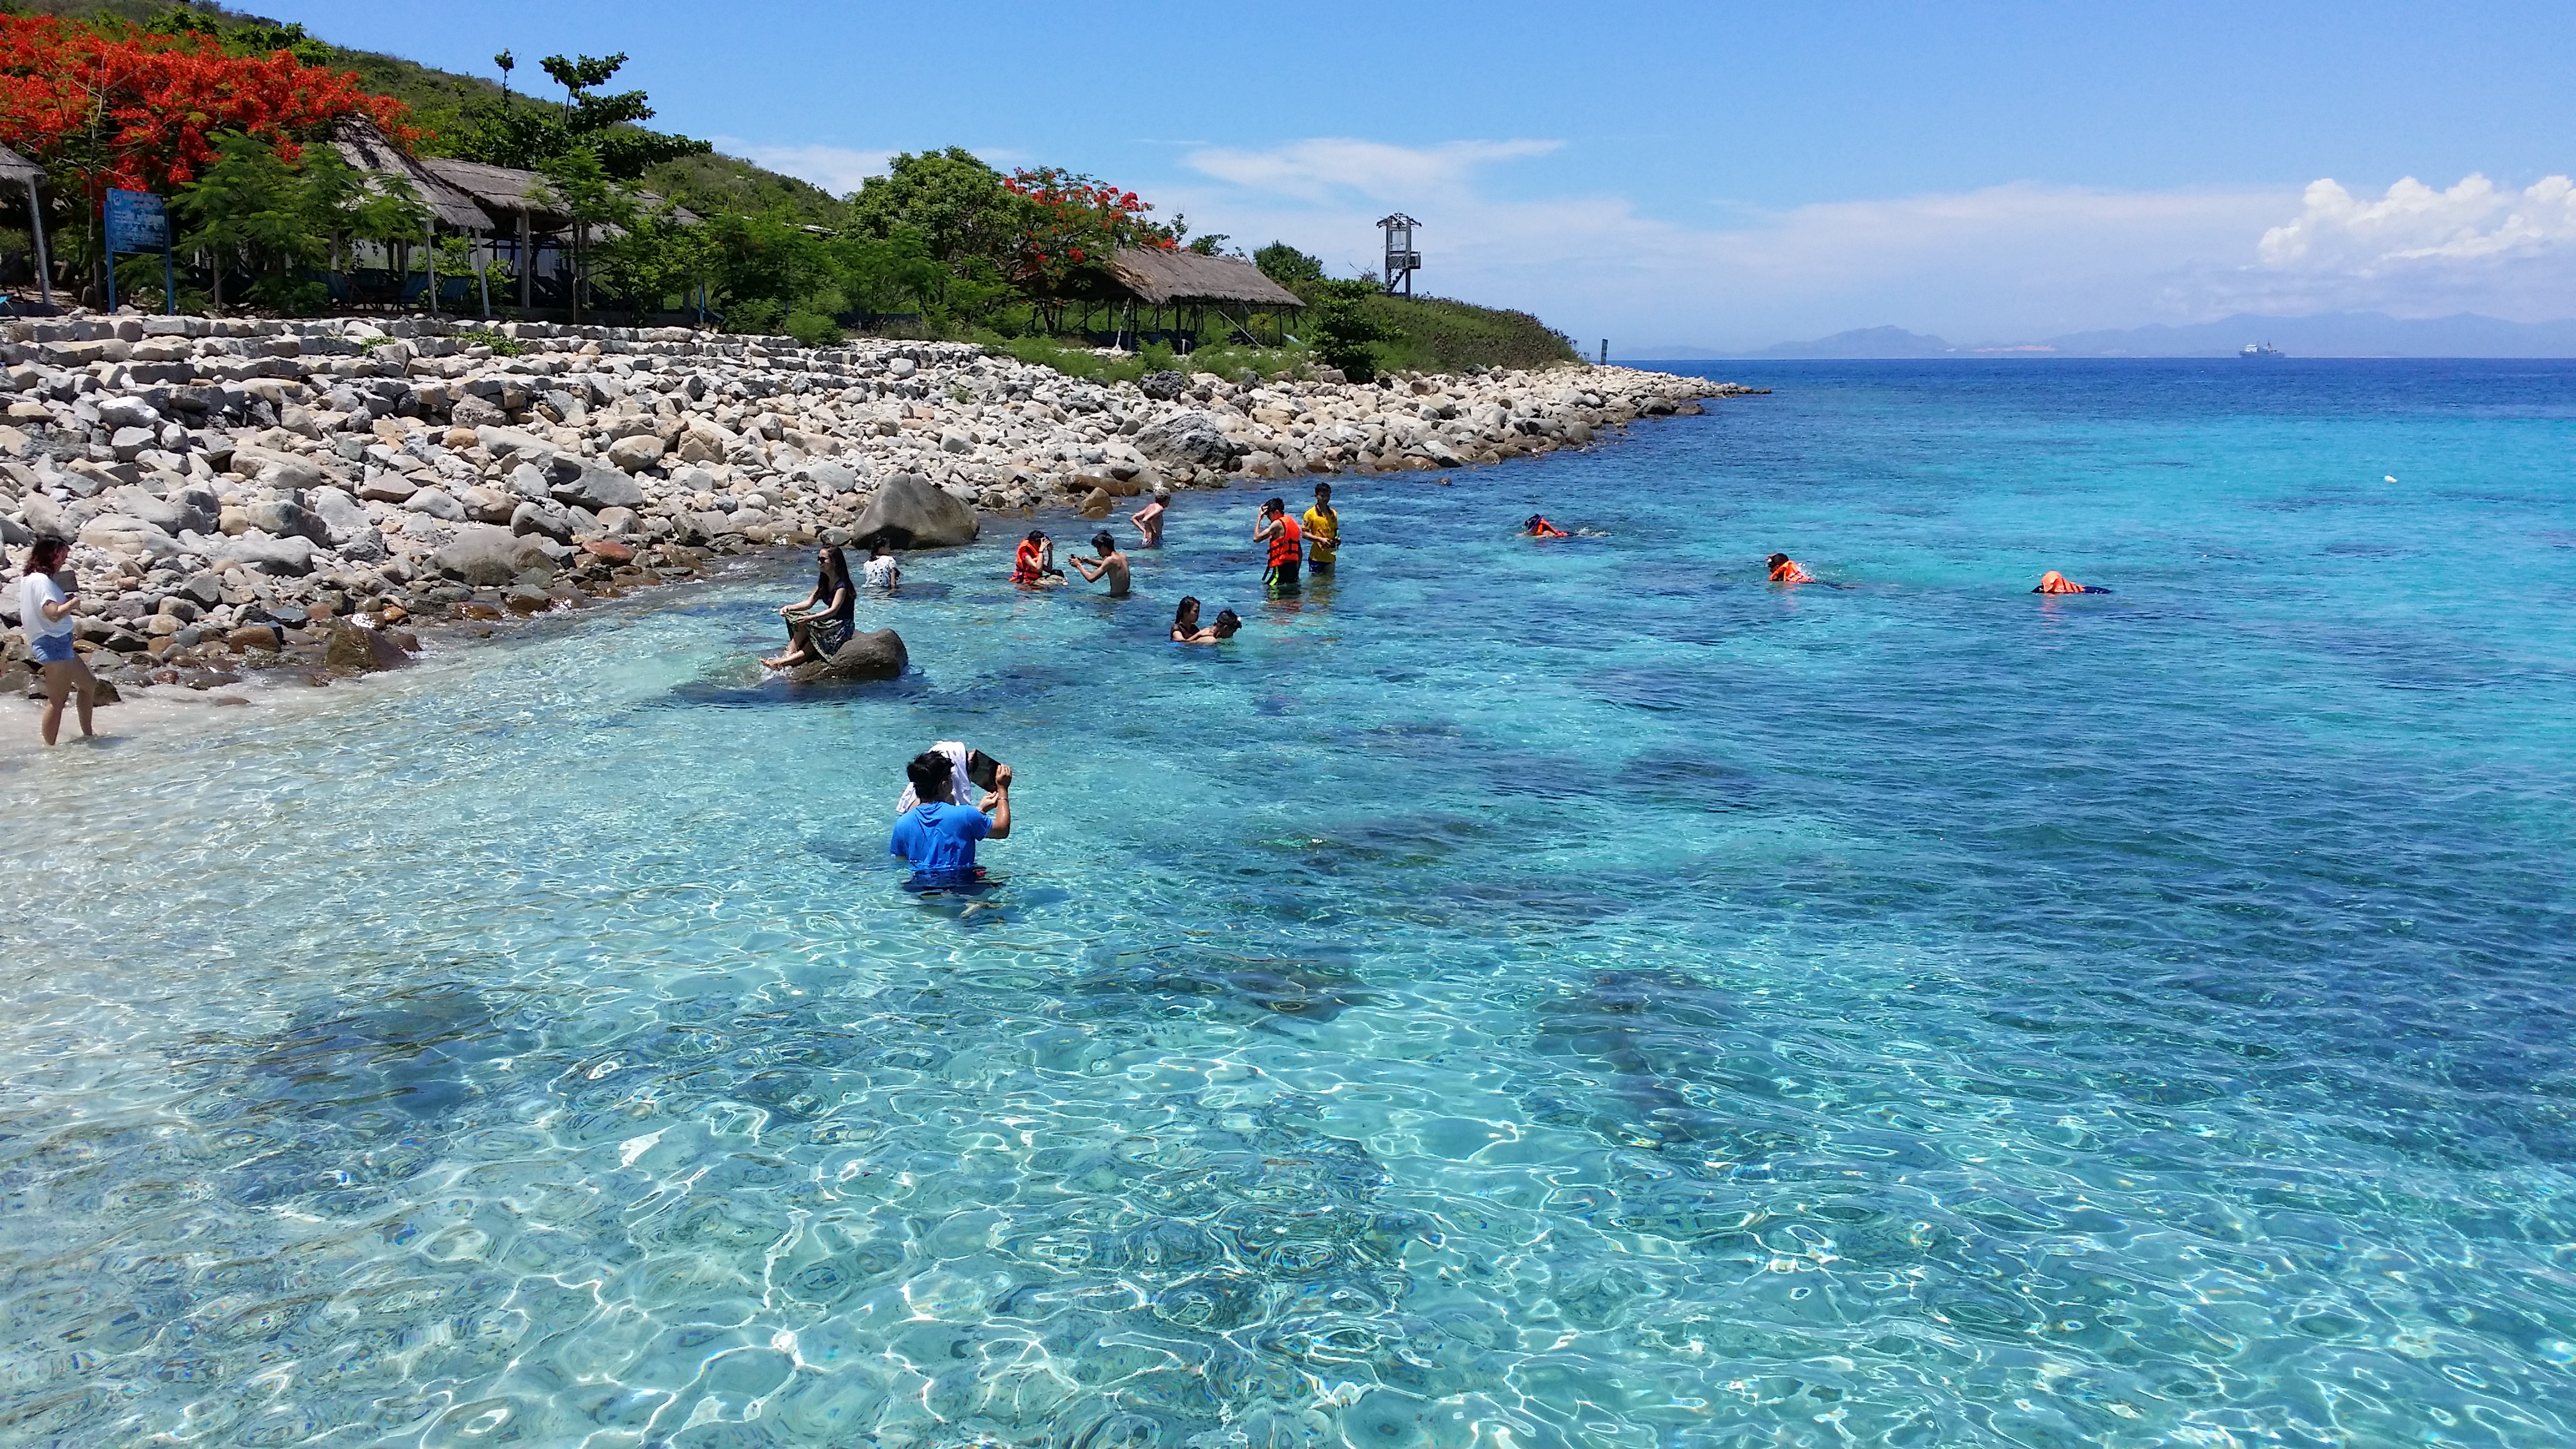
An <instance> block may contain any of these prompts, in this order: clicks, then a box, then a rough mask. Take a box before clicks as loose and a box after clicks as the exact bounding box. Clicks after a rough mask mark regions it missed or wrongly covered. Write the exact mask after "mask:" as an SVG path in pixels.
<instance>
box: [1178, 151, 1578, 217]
mask: <svg viewBox="0 0 2576 1449" xmlns="http://www.w3.org/2000/svg"><path fill="white" fill-rule="evenodd" d="M1563 144H1564V143H1563V142H1561V141H1449V142H1444V143H1443V144H1441V145H1437V146H1391V145H1388V144H1386V143H1385V142H1382V141H1355V140H1351V139H1349V138H1348V137H1320V138H1317V139H1315V140H1310V141H1296V142H1291V143H1290V144H1288V145H1285V146H1281V147H1279V148H1277V149H1276V150H1270V151H1233V150H1226V149H1223V148H1211V149H1208V150H1204V151H1193V152H1191V153H1190V154H1189V155H1188V156H1187V157H1185V158H1184V160H1185V161H1186V162H1187V164H1188V165H1189V166H1190V168H1191V169H1192V170H1194V171H1198V172H1200V173H1202V174H1204V175H1208V176H1213V177H1215V178H1216V179H1218V180H1220V181H1228V182H1232V183H1233V184H1235V185H1237V186H1242V187H1248V188H1251V189H1253V190H1257V191H1268V192H1274V193H1277V194H1279V195H1282V196H1293V197H1297V198H1300V199H1302V200H1306V201H1314V202H1323V201H1330V200H1332V199H1334V198H1335V197H1337V196H1341V195H1344V194H1348V193H1356V194H1358V195H1361V196H1366V197H1371V198H1374V199H1376V200H1380V201H1390V200H1400V199H1403V198H1406V197H1415V198H1419V197H1420V196H1422V195H1424V194H1426V193H1428V194H1435V195H1442V196H1446V195H1451V194H1455V193H1457V192H1459V191H1460V190H1462V189H1463V188H1464V187H1465V185H1466V183H1467V181H1468V180H1469V179H1470V178H1471V177H1472V176H1473V175H1474V173H1475V172H1476V171H1477V170H1478V169H1479V168H1482V167H1485V166H1489V165H1491V164H1493V163H1494V162H1497V161H1516V160H1519V159H1520V158H1522V157H1525V156H1544V155H1546V154H1547V153H1548V152H1550V151H1554V150H1556V149H1557V148H1558V147H1559V146H1561V145H1563Z"/></svg>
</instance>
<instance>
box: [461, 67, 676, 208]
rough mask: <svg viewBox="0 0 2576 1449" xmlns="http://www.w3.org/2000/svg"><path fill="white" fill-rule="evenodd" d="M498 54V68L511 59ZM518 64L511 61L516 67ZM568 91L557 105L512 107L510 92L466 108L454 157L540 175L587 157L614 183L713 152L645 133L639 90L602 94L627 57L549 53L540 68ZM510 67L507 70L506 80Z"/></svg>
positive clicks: (646, 105)
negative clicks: (562, 159) (579, 154)
mask: <svg viewBox="0 0 2576 1449" xmlns="http://www.w3.org/2000/svg"><path fill="white" fill-rule="evenodd" d="M508 54H509V52H507V51H503V52H502V53H501V55H499V56H494V57H493V59H494V60H495V61H496V62H497V61H499V60H501V59H502V58H503V56H507V55H508ZM515 64H516V62H515V61H514V62H513V66H515ZM538 64H539V65H541V66H543V67H544V68H545V72H546V74H547V75H549V76H552V77H553V78H554V80H555V83H556V84H558V85H560V86H562V87H563V88H564V102H563V104H562V105H560V106H540V105H534V104H527V103H523V102H519V101H515V100H514V99H513V98H512V97H511V95H510V94H509V91H508V89H507V87H506V86H505V87H504V88H503V90H502V93H501V97H500V99H499V100H498V101H497V102H485V103H481V104H475V105H469V106H467V107H465V108H464V110H463V112H462V113H461V116H460V125H459V128H458V135H457V136H456V138H455V152H456V154H457V155H459V156H462V157H464V158H465V159H466V160H468V161H481V162H483V163H485V164H486V165H491V166H516V167H519V168H521V169H522V170H532V171H535V170H543V169H545V164H546V163H547V162H548V161H550V160H552V159H554V158H555V157H558V156H563V155H567V154H569V153H571V152H574V151H588V152H589V153H590V154H591V156H592V157H593V158H594V159H596V160H597V161H598V163H599V165H600V168H601V170H602V171H604V172H605V173H606V174H607V175H608V176H609V177H610V179H612V180H617V181H634V180H636V179H638V178H640V177H641V176H643V174H644V173H645V171H646V170H648V169H650V168H651V167H653V166H656V165H659V164H661V163H662V162H665V161H671V160H675V159H677V158H679V157H682V156H694V155H699V154H702V153H704V152H707V151H711V150H713V149H714V148H713V147H712V146H710V145H709V144H708V143H707V142H704V141H697V140H692V139H690V138H689V137H687V136H674V135H668V134H665V133H663V132H660V131H648V130H646V129H644V126H643V123H644V122H646V121H649V120H651V119H652V118H653V107H652V104H651V102H650V101H649V100H648V99H647V98H646V97H645V94H644V92H642V91H616V92H602V91H601V90H600V89H599V88H600V87H601V86H604V85H606V84H607V83H608V82H609V80H610V78H611V77H613V76H615V75H616V74H617V72H618V70H619V68H621V67H622V66H624V65H625V64H626V57H625V56H624V55H623V54H619V55H610V56H592V55H583V56H573V57H565V56H560V55H550V56H547V57H546V58H545V59H544V60H542V61H539V62H538ZM510 68H511V67H504V70H503V73H504V74H507V73H508V70H509V69H510Z"/></svg>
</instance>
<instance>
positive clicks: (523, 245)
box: [518, 207, 537, 321]
mask: <svg viewBox="0 0 2576 1449" xmlns="http://www.w3.org/2000/svg"><path fill="white" fill-rule="evenodd" d="M518 259H519V317H520V319H521V320H523V321H524V320H526V318H527V315H528V303H529V300H530V299H531V298H532V297H534V296H535V295H536V293H535V291H534V288H535V287H536V277H537V268H536V264H535V263H533V262H531V261H529V260H528V213H527V209H526V208H525V207H522V208H520V211H519V256H518Z"/></svg>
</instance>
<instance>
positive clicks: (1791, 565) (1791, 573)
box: [1767, 553, 1816, 584]
mask: <svg viewBox="0 0 2576 1449" xmlns="http://www.w3.org/2000/svg"><path fill="white" fill-rule="evenodd" d="M1767 561H1768V562H1769V563H1770V565H1771V582H1773V583H1775V584H1812V583H1814V582H1815V581H1816V576H1815V575H1814V574H1811V573H1809V572H1807V571H1806V570H1805V569H1802V568H1800V567H1798V561H1797V560H1796V559H1793V558H1791V557H1789V556H1788V555H1787V554H1785V553H1775V554H1773V555H1771V557H1770V559H1769V560H1767Z"/></svg>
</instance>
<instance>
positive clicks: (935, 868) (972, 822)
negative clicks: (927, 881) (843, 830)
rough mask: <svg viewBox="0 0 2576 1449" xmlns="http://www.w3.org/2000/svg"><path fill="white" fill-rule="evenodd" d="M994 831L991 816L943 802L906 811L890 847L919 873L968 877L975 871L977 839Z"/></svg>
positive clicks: (897, 822)
mask: <svg viewBox="0 0 2576 1449" xmlns="http://www.w3.org/2000/svg"><path fill="white" fill-rule="evenodd" d="M992 833H993V819H992V817H991V816H989V815H986V814H985V813H984V812H983V811H981V810H977V809H975V808H973V807H972V806H967V805H951V804H948V803H947V802H945V801H942V802H940V803H937V804H932V805H915V806H913V807H912V808H911V809H909V810H907V811H905V812H903V818H902V819H900V820H897V821H896V822H895V823H894V839H893V841H892V842H891V843H890V844H889V845H888V846H887V847H886V848H887V849H888V850H890V851H892V852H893V853H894V854H896V855H900V856H902V857H903V858H904V859H906V860H909V861H911V862H912V868H913V871H914V873H915V874H918V875H926V876H965V875H971V874H973V873H974V870H975V842H976V841H979V840H981V839H983V838H984V837H985V836H987V835H990V834H992Z"/></svg>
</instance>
